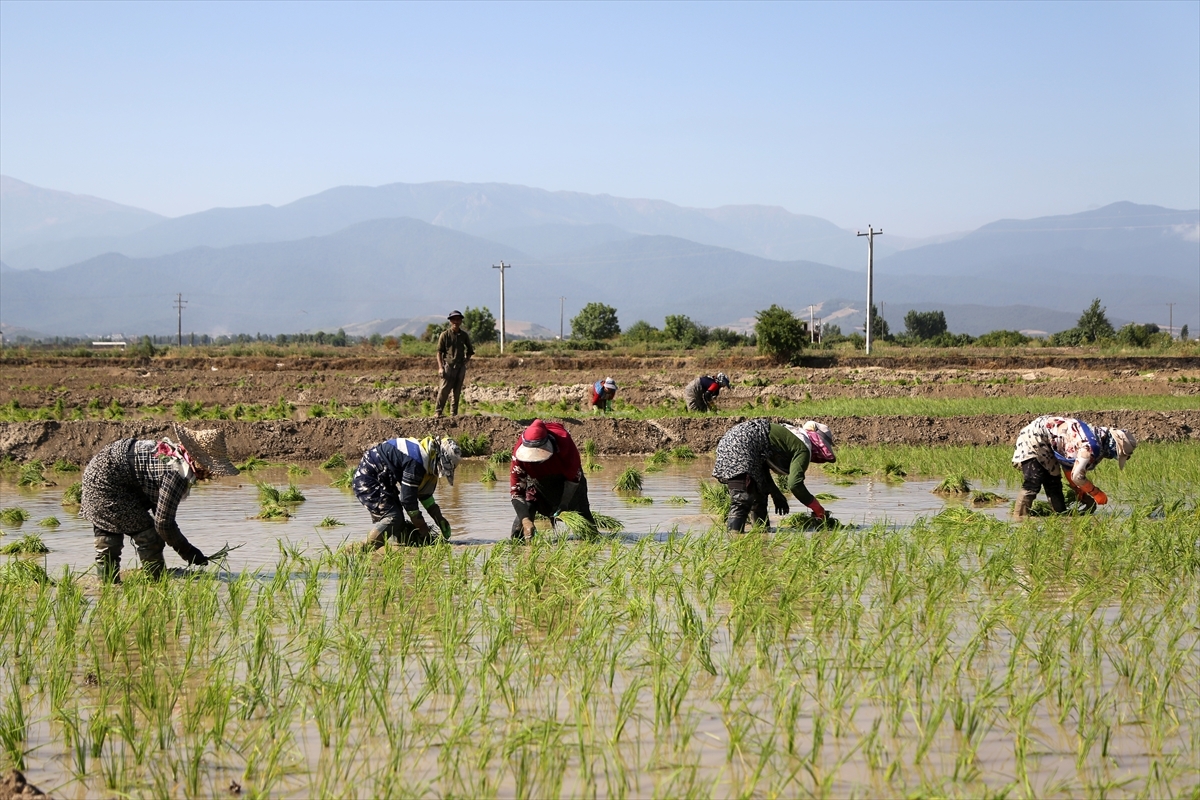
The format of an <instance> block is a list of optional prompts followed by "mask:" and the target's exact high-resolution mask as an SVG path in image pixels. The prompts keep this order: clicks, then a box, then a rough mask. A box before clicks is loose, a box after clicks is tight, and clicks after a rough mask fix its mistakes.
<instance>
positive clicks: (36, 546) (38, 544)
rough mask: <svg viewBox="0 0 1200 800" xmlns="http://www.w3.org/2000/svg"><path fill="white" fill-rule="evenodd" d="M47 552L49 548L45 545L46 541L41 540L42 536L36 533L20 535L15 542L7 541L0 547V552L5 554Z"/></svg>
mask: <svg viewBox="0 0 1200 800" xmlns="http://www.w3.org/2000/svg"><path fill="white" fill-rule="evenodd" d="M49 552H50V548H49V547H46V543H45V542H43V541H42V537H40V536H38V535H37V534H36V533H31V534H28V535H26V536H22V537H21V538H20V539H17V540H16V541H15V542H9V543H8V544H6V545H4V547H0V554H3V555H6V556H12V555H22V554H26V553H49Z"/></svg>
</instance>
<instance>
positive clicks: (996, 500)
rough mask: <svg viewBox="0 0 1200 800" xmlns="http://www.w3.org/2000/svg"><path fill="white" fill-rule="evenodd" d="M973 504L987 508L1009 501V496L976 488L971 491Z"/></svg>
mask: <svg viewBox="0 0 1200 800" xmlns="http://www.w3.org/2000/svg"><path fill="white" fill-rule="evenodd" d="M970 501H971V505H973V506H975V507H976V508H985V507H991V506H998V505H1003V504H1004V503H1007V502H1008V498H1007V497H1005V496H1004V495H1000V494H996V493H995V492H987V491H983V490H981V489H976V490H975V491H973V492H971V496H970Z"/></svg>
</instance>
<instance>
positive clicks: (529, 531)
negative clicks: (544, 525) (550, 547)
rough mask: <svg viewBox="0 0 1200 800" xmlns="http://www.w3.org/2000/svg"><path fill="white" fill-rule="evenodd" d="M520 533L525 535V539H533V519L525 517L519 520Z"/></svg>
mask: <svg viewBox="0 0 1200 800" xmlns="http://www.w3.org/2000/svg"><path fill="white" fill-rule="evenodd" d="M521 535H522V536H524V537H525V541H527V542H528V541H530V540H531V539H533V520H531V519H529V518H528V517H526V518H525V519H523V520H521Z"/></svg>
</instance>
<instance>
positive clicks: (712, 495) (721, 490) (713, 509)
mask: <svg viewBox="0 0 1200 800" xmlns="http://www.w3.org/2000/svg"><path fill="white" fill-rule="evenodd" d="M732 502H733V501H732V500H731V499H730V497H729V487H728V486H726V485H725V484H723V483H709V482H708V481H700V508H701V509H702V510H703V511H708V512H710V513H713V514H718V515H720V516H721V517H726V516H728V515H729V506H730V505H731V504H732Z"/></svg>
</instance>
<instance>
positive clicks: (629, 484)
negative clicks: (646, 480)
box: [613, 467, 642, 492]
mask: <svg viewBox="0 0 1200 800" xmlns="http://www.w3.org/2000/svg"><path fill="white" fill-rule="evenodd" d="M613 490H614V491H617V492H640V491H641V490H642V473H641V472H640V471H639V470H638V469H637V467H626V469H625V471H624V472H622V473H621V475H620V477H618V478H617V483H616V485H615V486H613Z"/></svg>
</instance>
